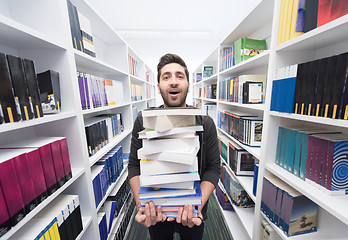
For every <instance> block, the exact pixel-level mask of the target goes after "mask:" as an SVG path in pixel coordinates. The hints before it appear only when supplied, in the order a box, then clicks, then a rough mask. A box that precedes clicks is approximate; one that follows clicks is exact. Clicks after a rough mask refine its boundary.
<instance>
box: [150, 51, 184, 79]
mask: <svg viewBox="0 0 348 240" xmlns="http://www.w3.org/2000/svg"><path fill="white" fill-rule="evenodd" d="M170 63H177V64H180V65H181V66H182V67H183V68H184V69H185V74H186V78H187V81H189V72H188V70H187V66H186V63H185V62H184V60H182V58H181V57H179V56H178V55H176V54H173V53H167V54H166V55H163V56H162V57H161V58H160V61H159V63H158V65H157V82H158V83H159V82H160V77H161V69H162V68H163V67H164V66H165V65H167V64H170Z"/></svg>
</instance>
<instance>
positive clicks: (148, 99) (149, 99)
mask: <svg viewBox="0 0 348 240" xmlns="http://www.w3.org/2000/svg"><path fill="white" fill-rule="evenodd" d="M152 100H156V97H152V98H147V99H146V101H152Z"/></svg>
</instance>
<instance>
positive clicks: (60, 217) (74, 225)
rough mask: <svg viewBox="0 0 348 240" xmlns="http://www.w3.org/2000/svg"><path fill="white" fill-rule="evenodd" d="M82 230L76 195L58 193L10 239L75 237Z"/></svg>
mask: <svg viewBox="0 0 348 240" xmlns="http://www.w3.org/2000/svg"><path fill="white" fill-rule="evenodd" d="M82 230H83V224H82V216H81V208H80V199H79V196H78V195H65V194H61V195H58V196H57V197H56V198H55V199H53V200H52V202H51V203H50V204H49V205H48V206H46V207H45V208H44V209H43V210H41V211H40V212H39V213H38V214H37V215H35V216H34V217H33V218H32V219H31V220H30V221H29V222H28V223H27V224H25V225H24V226H23V227H22V228H21V229H20V230H19V231H17V232H16V233H15V234H14V235H13V236H12V237H11V238H12V239H35V240H36V239H37V240H39V239H68V240H74V239H77V238H78V236H79V234H80V233H81V232H82Z"/></svg>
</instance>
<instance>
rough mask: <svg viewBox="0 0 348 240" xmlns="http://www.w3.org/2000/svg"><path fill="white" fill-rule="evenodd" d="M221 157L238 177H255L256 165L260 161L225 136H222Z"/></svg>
mask: <svg viewBox="0 0 348 240" xmlns="http://www.w3.org/2000/svg"><path fill="white" fill-rule="evenodd" d="M218 138H219V143H220V145H221V157H222V159H223V160H224V161H225V162H226V164H228V165H229V166H230V168H231V169H232V171H233V172H234V173H235V175H237V176H254V165H255V163H258V160H257V159H256V158H255V157H254V156H253V155H252V154H250V153H249V152H247V151H246V150H245V149H244V148H242V147H240V146H239V145H238V144H236V143H235V142H234V141H231V140H230V139H229V138H227V137H226V136H224V135H220V136H219V137H218Z"/></svg>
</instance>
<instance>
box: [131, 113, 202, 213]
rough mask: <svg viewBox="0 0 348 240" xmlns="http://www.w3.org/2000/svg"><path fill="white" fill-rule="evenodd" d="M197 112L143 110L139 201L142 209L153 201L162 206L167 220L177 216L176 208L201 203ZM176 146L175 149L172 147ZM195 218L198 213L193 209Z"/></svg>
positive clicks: (200, 129) (199, 129) (199, 127)
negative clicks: (143, 128)
mask: <svg viewBox="0 0 348 240" xmlns="http://www.w3.org/2000/svg"><path fill="white" fill-rule="evenodd" d="M202 113H203V111H202V110H200V109H194V108H187V109H155V110H145V111H143V123H144V127H145V130H143V131H141V132H140V133H139V138H140V139H142V142H143V145H142V148H140V149H139V150H138V157H139V158H140V159H141V161H140V190H139V200H140V202H141V206H142V208H141V209H142V210H144V207H145V203H146V202H149V201H153V203H154V204H155V206H162V210H163V211H164V213H165V214H166V215H167V217H174V218H175V217H176V216H177V214H178V210H179V207H182V206H184V205H186V204H190V205H192V206H199V205H201V204H202V200H201V197H202V193H201V189H200V181H199V180H200V177H199V174H198V160H197V153H198V151H199V149H200V142H199V136H196V133H195V131H202V130H203V127H202V126H196V125H195V124H196V115H197V114H199V115H201V114H202ZM174 145H175V150H173V146H174ZM193 213H194V217H197V214H198V212H197V210H194V212H193Z"/></svg>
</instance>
